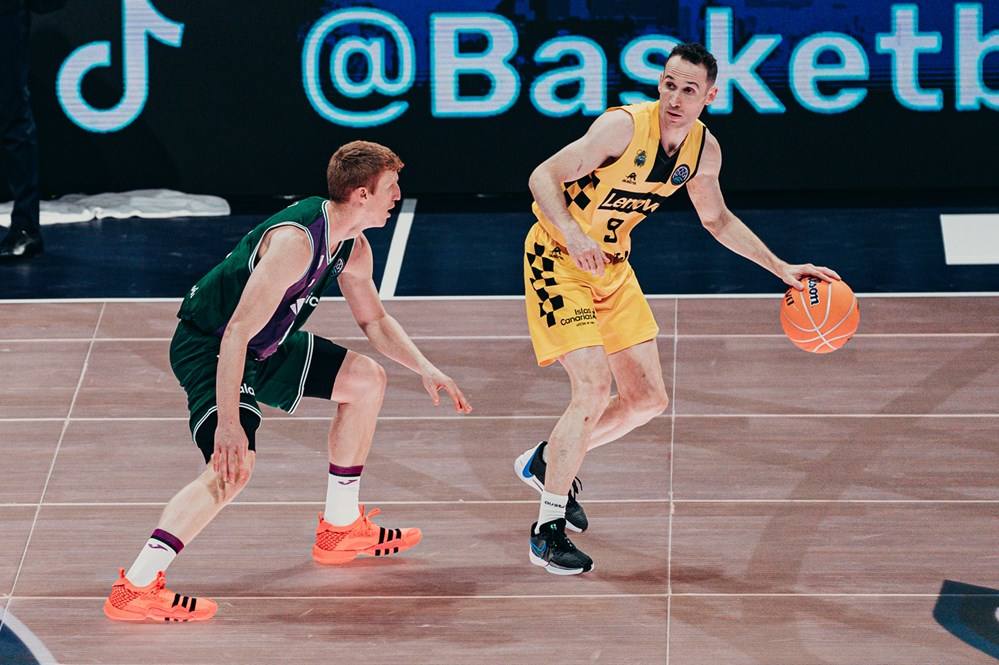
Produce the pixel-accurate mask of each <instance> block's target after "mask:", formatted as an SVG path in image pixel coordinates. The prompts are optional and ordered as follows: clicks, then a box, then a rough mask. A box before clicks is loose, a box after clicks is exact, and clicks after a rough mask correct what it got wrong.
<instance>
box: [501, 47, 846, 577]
mask: <svg viewBox="0 0 999 665" xmlns="http://www.w3.org/2000/svg"><path fill="white" fill-rule="evenodd" d="M717 72H718V67H717V64H716V63H715V59H714V57H713V56H712V55H711V54H710V53H708V51H707V50H705V48H704V47H703V46H701V45H700V44H681V45H679V46H677V47H676V48H675V49H673V51H672V52H671V53H670V56H669V58H668V59H667V61H666V65H665V67H664V69H663V72H662V74H661V75H660V78H659V99H658V101H655V102H649V103H646V104H634V105H631V106H625V107H620V108H615V109H609V110H608V111H607V112H605V113H604V114H603V115H601V116H600V117H599V118H597V119H596V120H595V121H594V123H593V125H592V126H591V127H590V129H589V131H587V133H586V134H585V135H584V136H583V137H582V138H580V139H578V140H576V141H573V142H572V143H570V144H569V145H567V146H565V147H564V148H562V149H561V150H559V151H558V152H557V153H555V154H554V155H553V156H552V157H550V158H549V159H547V160H546V161H545V162H543V163H542V164H541V165H540V166H538V168H537V169H535V171H534V173H532V174H531V178H530V188H531V192H532V194H533V195H534V200H535V204H534V206H533V209H534V213H535V215H536V216H537V219H538V222H537V224H535V225H534V226H533V227H532V228H531V230H530V232H529V233H528V236H527V239H526V242H525V244H524V252H525V261H524V284H525V292H526V295H527V300H526V303H527V320H528V328H529V329H530V333H531V341H532V343H533V345H534V351H535V354H536V356H537V360H538V364H539V365H541V366H545V365H549V364H551V363H553V362H555V361H556V360H558V361H559V362H561V363H562V366H563V367H565V370H566V372H567V373H568V374H569V381H570V384H571V387H572V397H571V401H570V402H569V406H568V408H567V409H566V411H565V412H564V413H563V415H562V417H561V418H560V419H559V421H558V423H557V424H556V425H555V429H554V430H553V431H552V433H551V435H550V437H549V439H548V441H547V442H546V441H542V442H541V443H539V444H538V445H536V446H534V447H532V448H530V449H528V450H526V451H525V452H524V453H523V454H522V455H520V457H518V458H517V459H516V461H515V462H514V469H515V470H516V472H517V475H518V477H519V478H520V479H521V480H522V481H524V482H525V483H527V484H528V485H530V486H531V487H533V488H534V489H536V490H537V491H539V492H541V506H540V509H539V512H538V521H537V522H536V523H535V524H534V526H533V527H532V528H531V536H530V550H529V556H530V560H531V562H532V563H534V564H536V565H539V566H544V567H545V569H546V570H547V571H548V572H550V573H555V574H559V575H574V574H579V573H584V572H587V571H588V570H590V569H591V568H592V566H593V561H592V559H590V557H589V556H587V555H586V554H584V553H583V552H582V551H580V550H579V549H577V548H576V547H575V545H574V544H573V543H572V541H570V540H569V539H568V538H567V537H566V535H565V529H566V528H567V527H568V528H569V529H571V530H574V531H584V530H585V529H586V528H587V525H588V522H587V518H586V514H585V512H584V511H583V507H582V506H581V505H580V504H579V502H578V501H577V499H576V493H577V492H578V488H579V487H580V485H579V483H578V479H577V478H576V477H575V476H576V472H577V471H578V469H579V467H580V465H581V464H582V462H583V457H584V455H585V454H586V451H587V450H590V449H592V448H595V447H597V446H600V445H603V444H605V443H609V442H611V441H614V440H615V439H618V438H620V437H621V436H623V435H625V434H627V433H628V432H630V431H631V430H632V429H634V428H636V427H638V426H640V425H643V424H645V423H647V422H648V421H649V420H651V419H652V418H653V417H655V416H656V415H658V414H660V413H662V412H663V411H664V410H665V409H666V406H667V404H668V401H669V400H668V398H667V395H666V386H665V384H664V382H663V376H662V368H661V366H660V363H659V349H658V346H657V345H656V335H657V333H658V332H659V327H658V325H657V324H656V321H655V319H654V318H653V316H652V310H651V309H650V308H649V305H648V302H647V301H646V299H645V296H644V295H643V294H642V290H641V287H639V285H638V280H637V279H636V277H635V272H634V271H633V270H632V268H631V264H630V263H629V262H628V257H629V256H630V255H631V238H630V233H631V230H632V229H633V228H634V227H635V226H636V225H637V224H638V223H639V222H641V221H642V220H643V219H644V218H645V217H646V216H647V215H648V214H650V213H651V212H653V211H655V210H656V208H658V207H659V206H660V205H661V203H662V201H663V200H664V198H665V197H667V196H670V195H671V194H673V193H674V192H676V191H677V190H678V189H679V188H681V187H683V186H686V187H687V192H688V193H689V194H690V200H691V201H692V202H693V204H694V208H695V209H696V210H697V214H698V216H699V217H700V219H701V223H702V224H703V225H704V228H706V229H707V230H708V231H709V232H710V233H711V234H712V235H713V236H714V237H715V239H716V240H718V241H719V242H720V243H721V244H723V245H724V246H725V247H728V248H729V249H730V250H732V251H733V252H735V253H737V254H740V255H742V256H744V257H746V258H747V259H749V260H751V261H753V262H755V263H757V264H758V265H760V266H761V267H763V268H764V269H766V270H768V271H770V272H772V273H773V274H774V275H776V276H777V277H778V278H780V279H781V280H783V281H784V282H785V283H786V284H788V285H790V286H791V287H792V288H796V289H798V290H801V288H802V287H801V284H800V283H799V281H798V280H799V279H800V278H801V277H803V276H805V275H809V276H813V277H818V278H821V279H825V280H832V279H839V276H838V275H837V274H836V273H835V272H834V271H832V270H830V269H828V268H824V267H818V266H814V265H812V264H810V263H806V264H800V265H792V264H789V263H787V262H785V261H782V260H780V259H779V258H777V257H776V256H775V255H774V254H773V252H771V251H770V250H769V249H767V247H766V245H764V244H763V242H762V241H761V240H760V239H759V238H758V237H757V236H756V235H755V234H754V233H753V232H752V231H750V230H749V228H748V227H747V226H746V225H745V224H743V223H742V222H741V221H740V220H739V218H738V217H736V216H735V215H733V214H732V212H731V211H729V209H728V208H727V207H726V205H725V199H724V198H723V197H722V193H721V188H720V186H719V184H718V175H719V173H720V171H721V163H722V158H721V148H720V147H719V146H718V141H717V140H716V139H715V137H714V136H712V135H711V132H709V131H708V129H707V127H705V126H704V124H703V123H702V122H701V121H700V120H698V117H699V116H700V115H701V112H702V111H703V110H704V107H705V106H707V105H708V104H710V103H711V102H712V100H714V98H715V96H716V95H717V94H718V89H717V88H716V87H715V85H714V83H715V78H716V75H717ZM612 382H613V383H615V384H616V385H617V394H616V395H611V383H612Z"/></svg>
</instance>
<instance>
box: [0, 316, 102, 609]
mask: <svg viewBox="0 0 999 665" xmlns="http://www.w3.org/2000/svg"><path fill="white" fill-rule="evenodd" d="M105 309H107V305H101V309H100V312H98V314H97V323H95V324H94V334H93V336H92V338H91V343H90V347H89V348H88V349H87V355H86V356H84V358H83V365H82V366H81V367H80V378H79V379H77V381H76V390H74V391H73V399H72V400H70V403H69V410H68V411H67V412H66V418H65V420H64V421H63V424H62V430H61V431H60V432H59V440H58V441H57V442H56V446H55V452H53V453H52V461H51V462H50V463H49V471H48V473H47V474H46V476H45V483H44V484H43V485H42V493H41V496H39V498H38V506H37V508H36V509H35V516H34V518H33V519H32V520H31V528H30V529H29V530H28V537H27V538H26V539H25V541H24V550H23V551H22V552H21V560H20V561H19V562H18V564H17V571H16V572H15V573H14V579H13V580H12V581H11V584H10V596H11V597H14V591H15V590H16V589H17V582H18V580H20V578H21V570H22V569H23V568H24V562H25V561H26V560H27V558H28V549H29V548H30V547H31V538H32V536H34V534H35V527H37V526H38V516H39V515H40V514H41V512H42V504H43V503H44V501H45V492H46V491H47V490H48V488H49V482H50V481H51V480H52V472H53V471H54V470H55V465H56V460H57V459H58V457H59V449H60V448H61V447H62V442H63V439H64V438H65V437H66V431H67V430H68V429H69V423H70V418H71V417H72V415H73V408H74V407H75V406H76V399H77V397H79V395H80V388H81V387H83V379H84V377H85V376H86V375H87V367H88V365H89V364H90V354H91V353H92V352H93V350H94V343H93V341H92V340H93V339H96V338H97V331H98V330H100V327H101V321H102V320H103V318H104V310H105ZM7 608H8V606H4V610H3V616H2V617H0V628H2V627H3V626H4V625H6V621H7Z"/></svg>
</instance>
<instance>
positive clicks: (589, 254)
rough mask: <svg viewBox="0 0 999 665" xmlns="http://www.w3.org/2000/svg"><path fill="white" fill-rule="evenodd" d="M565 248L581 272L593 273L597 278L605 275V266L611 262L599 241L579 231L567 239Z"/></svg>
mask: <svg viewBox="0 0 999 665" xmlns="http://www.w3.org/2000/svg"><path fill="white" fill-rule="evenodd" d="M565 248H566V249H567V250H568V251H569V256H570V257H572V260H573V262H575V264H576V266H578V267H579V269H580V270H585V271H586V272H589V273H593V274H594V275H596V276H597V277H600V276H602V275H603V274H604V264H605V263H609V262H610V259H608V258H607V256H605V255H604V250H603V249H601V248H600V245H599V244H597V241H595V240H594V239H593V238H591V237H590V236H588V235H586V234H585V233H583V232H582V231H577V232H575V233H573V234H572V235H571V236H569V237H567V238H566V239H565Z"/></svg>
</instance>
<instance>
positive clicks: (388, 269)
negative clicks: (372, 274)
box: [341, 199, 416, 300]
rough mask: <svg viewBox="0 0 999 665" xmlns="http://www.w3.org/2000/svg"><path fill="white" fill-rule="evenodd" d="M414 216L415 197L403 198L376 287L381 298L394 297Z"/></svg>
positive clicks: (389, 298)
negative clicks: (383, 268)
mask: <svg viewBox="0 0 999 665" xmlns="http://www.w3.org/2000/svg"><path fill="white" fill-rule="evenodd" d="M415 216H416V199H403V200H402V207H401V208H400V210H399V216H398V217H397V218H396V221H395V229H394V230H393V231H392V242H391V243H390V244H389V250H388V256H387V258H386V259H385V270H384V271H382V280H381V285H380V286H379V287H378V296H379V297H380V298H381V299H382V300H391V299H392V298H394V297H395V288H396V286H397V285H398V284H399V273H400V272H401V271H402V262H403V259H404V258H405V257H406V245H407V243H408V242H409V232H410V230H411V229H412V228H413V218H414V217H415ZM341 299H342V298H341Z"/></svg>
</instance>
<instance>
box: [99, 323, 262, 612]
mask: <svg viewBox="0 0 999 665" xmlns="http://www.w3.org/2000/svg"><path fill="white" fill-rule="evenodd" d="M217 353H218V340H217V338H214V337H213V336H207V335H203V334H201V333H199V332H197V331H194V330H193V329H191V328H190V327H189V326H188V325H187V324H185V323H181V324H179V325H178V327H177V332H176V333H175V335H174V339H173V342H172V343H171V347H170V363H171V366H172V367H173V370H174V373H175V374H176V375H177V377H178V379H179V380H180V382H181V385H182V386H183V387H184V389H185V391H186V392H187V395H188V406H189V408H190V412H191V419H190V424H191V433H192V438H193V440H194V442H195V443H196V444H197V445H198V447H199V448H200V450H201V453H202V456H203V457H204V459H205V462H206V463H207V462H208V461H209V460H210V459H211V456H212V453H213V452H214V446H215V428H216V425H217V424H218V409H217V407H216V404H215V374H216V370H217V360H218V357H217ZM239 417H240V424H241V425H242V427H243V431H244V432H245V433H246V436H247V440H248V442H249V446H250V454H249V457H248V460H249V473H247V474H246V475H245V476H243V477H241V478H239V479H238V480H237V481H235V482H229V483H226V482H223V480H222V477H221V474H220V473H219V472H216V471H214V470H213V469H212V468H211V466H210V465H208V466H206V467H205V469H204V470H203V471H202V472H201V473H200V474H199V475H198V477H197V478H195V479H194V480H193V481H192V482H190V483H188V484H187V485H186V486H185V487H184V488H182V489H181V490H180V491H179V492H177V494H175V495H174V496H173V498H172V499H171V500H170V501H169V502H168V503H167V505H166V507H165V508H164V509H163V512H162V514H161V516H160V520H159V522H158V523H157V526H156V529H155V530H154V531H153V533H152V534H151V535H150V537H149V538H148V540H147V541H146V543H145V544H144V545H143V547H142V549H141V550H140V551H139V555H138V556H137V557H136V559H135V561H134V562H133V564H132V566H131V567H130V568H129V569H128V572H127V573H126V572H125V571H124V569H122V570H121V571H120V572H119V577H118V580H117V581H116V582H115V583H114V585H113V586H112V588H111V595H110V596H109V598H108V600H107V601H106V602H105V604H104V613H105V614H106V615H107V616H108V617H109V618H112V619H116V620H120V621H168V622H170V621H203V620H206V619H210V618H211V617H212V616H213V615H214V614H215V612H216V610H217V609H218V606H217V605H216V604H215V603H214V602H213V601H211V600H208V599H206V598H194V597H189V596H182V595H180V594H176V593H174V592H172V591H170V590H168V589H166V588H165V584H166V579H165V572H166V569H167V568H168V567H169V566H170V564H171V563H172V562H173V560H174V559H175V558H176V556H177V555H178V554H180V552H181V550H183V548H184V547H185V545H186V544H188V543H190V542H191V541H192V540H193V539H194V538H195V537H196V536H197V535H198V534H199V533H201V531H202V530H203V529H204V528H205V526H207V525H208V524H209V523H210V522H211V521H212V519H214V518H215V516H216V515H218V513H219V511H220V510H222V508H223V507H225V506H226V505H227V504H229V503H230V502H231V501H232V500H233V499H234V498H235V497H236V496H237V495H238V494H239V493H240V492H241V491H242V490H243V488H244V487H246V484H247V483H248V482H249V480H250V476H251V475H252V470H253V465H254V462H255V457H256V456H255V453H254V452H253V451H254V450H255V449H256V443H255V435H256V430H257V427H258V426H259V424H260V412H259V410H258V409H257V407H256V402H255V400H254V398H253V387H252V377H244V383H243V389H242V390H241V392H240V408H239Z"/></svg>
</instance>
